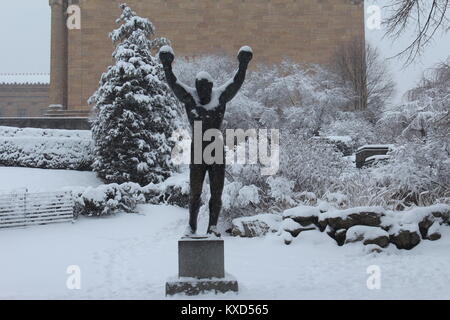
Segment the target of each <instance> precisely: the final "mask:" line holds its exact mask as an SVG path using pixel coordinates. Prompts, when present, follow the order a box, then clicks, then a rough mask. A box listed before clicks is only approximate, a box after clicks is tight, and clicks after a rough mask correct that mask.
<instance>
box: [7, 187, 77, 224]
mask: <svg viewBox="0 0 450 320" xmlns="http://www.w3.org/2000/svg"><path fill="white" fill-rule="evenodd" d="M73 210H74V201H73V198H72V194H71V192H64V191H58V192H38V193H31V192H28V191H27V190H24V191H18V192H10V193H0V229H1V228H12V227H24V226H29V225H39V224H50V223H60V222H73V221H74V215H73Z"/></svg>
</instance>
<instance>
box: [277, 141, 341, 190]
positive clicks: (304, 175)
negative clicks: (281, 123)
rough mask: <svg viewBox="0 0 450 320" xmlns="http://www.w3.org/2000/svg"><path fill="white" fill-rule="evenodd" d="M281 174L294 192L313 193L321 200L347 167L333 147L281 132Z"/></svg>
mask: <svg viewBox="0 0 450 320" xmlns="http://www.w3.org/2000/svg"><path fill="white" fill-rule="evenodd" d="M282 138H283V139H281V146H280V172H279V173H280V174H281V175H282V176H284V177H286V178H287V179H289V180H291V181H293V182H294V191H297V192H303V191H309V192H310V191H313V192H314V193H315V194H316V195H317V196H319V197H322V196H323V195H324V194H325V193H326V192H327V191H329V190H331V189H332V188H333V186H335V185H337V183H338V181H339V179H340V176H341V175H342V173H343V172H344V171H345V170H346V168H347V167H348V166H349V164H348V163H347V162H346V161H345V160H344V159H343V157H342V153H340V152H339V151H338V150H337V149H336V147H335V146H334V145H333V144H331V143H330V142H327V141H325V140H323V139H319V138H316V137H308V136H307V135H305V134H302V133H301V132H294V133H289V132H283V133H282Z"/></svg>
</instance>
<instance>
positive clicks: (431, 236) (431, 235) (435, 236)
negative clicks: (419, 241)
mask: <svg viewBox="0 0 450 320" xmlns="http://www.w3.org/2000/svg"><path fill="white" fill-rule="evenodd" d="M440 227H441V225H440V224H439V222H437V221H435V222H434V223H433V224H432V225H431V227H430V228H429V229H428V232H427V239H428V240H431V241H436V240H439V239H440V238H441V237H442V235H441V232H440Z"/></svg>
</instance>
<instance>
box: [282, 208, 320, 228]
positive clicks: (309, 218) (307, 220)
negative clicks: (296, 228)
mask: <svg viewBox="0 0 450 320" xmlns="http://www.w3.org/2000/svg"><path fill="white" fill-rule="evenodd" d="M319 214H320V210H319V208H317V207H311V206H298V207H295V208H291V209H288V210H286V211H284V212H283V218H285V219H292V220H294V221H295V222H297V223H299V224H300V225H302V226H303V227H306V226H310V225H312V224H314V225H317V224H318V221H319Z"/></svg>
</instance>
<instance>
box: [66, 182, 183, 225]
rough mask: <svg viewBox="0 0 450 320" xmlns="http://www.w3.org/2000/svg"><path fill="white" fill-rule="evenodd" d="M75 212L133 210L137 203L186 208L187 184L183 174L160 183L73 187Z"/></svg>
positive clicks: (98, 213)
mask: <svg viewBox="0 0 450 320" xmlns="http://www.w3.org/2000/svg"><path fill="white" fill-rule="evenodd" d="M73 193H74V198H75V213H76V215H85V216H105V215H111V214H114V213H117V212H120V211H122V212H134V211H135V210H136V206H137V205H138V204H143V203H151V204H161V203H165V204H170V205H176V206H179V207H184V208H187V207H188V204H189V183H188V181H187V180H186V175H174V176H172V177H170V178H169V179H167V180H166V181H164V182H162V183H160V184H149V185H147V186H145V187H141V186H140V185H139V184H137V183H132V182H128V183H123V184H116V183H113V184H105V185H101V186H98V187H96V188H93V187H90V188H87V189H80V190H74V192H73Z"/></svg>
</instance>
